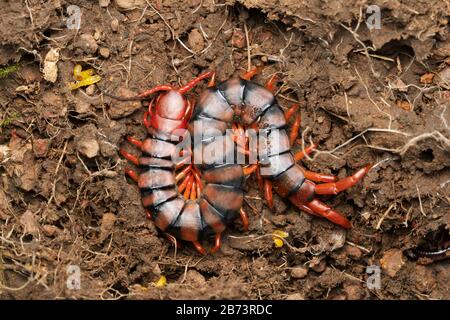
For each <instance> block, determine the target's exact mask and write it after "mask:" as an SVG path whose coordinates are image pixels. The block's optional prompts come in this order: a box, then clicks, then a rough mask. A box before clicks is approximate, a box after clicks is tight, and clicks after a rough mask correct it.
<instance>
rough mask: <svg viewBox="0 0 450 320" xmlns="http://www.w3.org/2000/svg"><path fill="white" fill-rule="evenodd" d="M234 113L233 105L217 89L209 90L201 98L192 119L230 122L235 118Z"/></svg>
mask: <svg viewBox="0 0 450 320" xmlns="http://www.w3.org/2000/svg"><path fill="white" fill-rule="evenodd" d="M233 114H234V111H233V109H232V108H231V105H230V104H229V103H228V101H227V100H226V99H225V98H224V97H223V95H222V93H221V92H220V91H219V90H218V89H217V88H215V89H212V88H208V89H206V90H205V91H204V92H203V93H202V95H201V96H200V98H199V100H198V102H197V105H196V106H195V109H194V113H193V115H192V119H197V118H198V117H199V116H203V117H207V118H211V119H215V120H219V121H224V122H229V121H231V120H232V118H233Z"/></svg>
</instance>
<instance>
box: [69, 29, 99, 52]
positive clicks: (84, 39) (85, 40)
mask: <svg viewBox="0 0 450 320" xmlns="http://www.w3.org/2000/svg"><path fill="white" fill-rule="evenodd" d="M74 47H75V48H79V49H81V50H83V51H84V52H85V53H88V54H94V53H95V52H97V49H98V44H97V42H96V41H95V39H94V37H93V36H92V35H91V34H87V33H84V34H82V35H81V36H80V38H79V40H78V41H77V42H75V44H74Z"/></svg>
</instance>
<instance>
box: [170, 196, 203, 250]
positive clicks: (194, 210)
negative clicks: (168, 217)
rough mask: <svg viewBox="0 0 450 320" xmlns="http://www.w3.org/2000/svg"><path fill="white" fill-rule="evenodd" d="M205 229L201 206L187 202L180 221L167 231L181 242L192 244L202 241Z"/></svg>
mask: <svg viewBox="0 0 450 320" xmlns="http://www.w3.org/2000/svg"><path fill="white" fill-rule="evenodd" d="M204 227H205V224H204V222H203V220H202V216H201V213H200V206H199V205H198V203H196V202H194V201H187V202H186V205H185V206H184V208H183V211H182V212H181V214H180V215H179V216H178V219H177V220H176V221H175V222H173V223H172V224H171V225H170V226H169V228H168V230H167V231H168V232H169V233H171V234H174V235H175V236H176V237H177V238H179V239H181V240H185V241H191V242H192V241H198V240H199V239H201V236H202V234H203V230H204Z"/></svg>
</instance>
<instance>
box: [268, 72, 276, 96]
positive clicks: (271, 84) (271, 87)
mask: <svg viewBox="0 0 450 320" xmlns="http://www.w3.org/2000/svg"><path fill="white" fill-rule="evenodd" d="M276 83H277V76H276V74H274V75H273V76H272V77H270V79H269V81H267V83H266V89H267V90H269V91H270V92H275V84H276Z"/></svg>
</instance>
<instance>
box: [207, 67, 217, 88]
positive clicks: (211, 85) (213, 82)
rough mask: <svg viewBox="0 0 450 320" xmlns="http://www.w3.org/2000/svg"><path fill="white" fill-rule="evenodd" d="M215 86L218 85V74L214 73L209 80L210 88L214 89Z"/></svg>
mask: <svg viewBox="0 0 450 320" xmlns="http://www.w3.org/2000/svg"><path fill="white" fill-rule="evenodd" d="M215 85H216V72H215V71H214V72H213V74H212V75H211V79H209V82H208V88H212V87H214V86H215Z"/></svg>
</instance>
